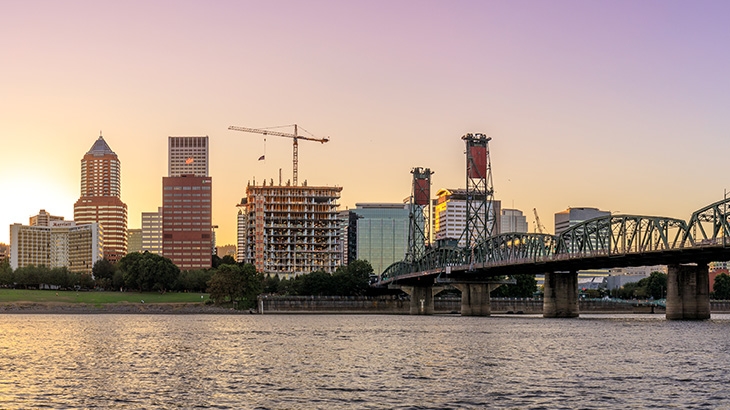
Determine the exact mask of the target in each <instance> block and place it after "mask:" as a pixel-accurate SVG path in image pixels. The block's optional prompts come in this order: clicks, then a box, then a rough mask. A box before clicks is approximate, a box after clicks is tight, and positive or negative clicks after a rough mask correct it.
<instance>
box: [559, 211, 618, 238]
mask: <svg viewBox="0 0 730 410" xmlns="http://www.w3.org/2000/svg"><path fill="white" fill-rule="evenodd" d="M607 215H611V213H610V212H608V211H601V210H599V209H598V208H568V209H566V210H564V211H560V212H557V213H555V235H560V234H561V233H563V232H565V231H567V230H568V229H570V228H572V227H574V226H575V225H578V224H579V223H581V222H584V221H587V220H589V219H593V218H598V217H600V216H607Z"/></svg>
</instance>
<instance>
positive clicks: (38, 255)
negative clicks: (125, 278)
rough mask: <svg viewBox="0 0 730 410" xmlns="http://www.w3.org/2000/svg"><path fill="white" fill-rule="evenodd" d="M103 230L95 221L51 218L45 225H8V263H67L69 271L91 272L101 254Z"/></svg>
mask: <svg viewBox="0 0 730 410" xmlns="http://www.w3.org/2000/svg"><path fill="white" fill-rule="evenodd" d="M102 236H103V235H102V231H101V227H100V225H99V224H98V223H91V224H87V225H76V223H74V221H52V222H50V224H49V225H48V226H42V225H35V226H27V225H21V224H13V225H10V266H11V267H12V268H13V269H18V268H22V267H25V266H29V265H34V266H46V267H49V268H61V267H66V268H68V270H69V271H71V272H79V273H91V269H92V268H93V267H94V263H96V261H98V260H99V259H101V258H102V257H103V254H102V242H103V238H102Z"/></svg>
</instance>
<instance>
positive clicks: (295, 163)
mask: <svg viewBox="0 0 730 410" xmlns="http://www.w3.org/2000/svg"><path fill="white" fill-rule="evenodd" d="M228 129H229V130H232V131H242V132H251V133H254V134H263V135H274V136H277V137H286V138H291V139H293V140H294V144H293V148H292V150H293V152H292V157H293V159H292V168H293V170H292V172H293V174H294V175H293V177H292V182H293V183H294V186H297V177H298V174H299V142H298V141H299V140H300V139H302V140H306V141H316V142H320V143H322V144H324V143H325V142H327V141H329V140H330V139H329V138H311V137H305V136H302V135H299V133H298V127H297V124H294V134H289V133H286V132H279V131H272V130H266V129H260V128H249V127H237V126H234V125H231V126H230V127H228Z"/></svg>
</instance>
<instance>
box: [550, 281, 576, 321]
mask: <svg viewBox="0 0 730 410" xmlns="http://www.w3.org/2000/svg"><path fill="white" fill-rule="evenodd" d="M542 316H543V317H555V318H570V317H578V272H577V271H563V272H547V273H545V296H544V299H543V304H542Z"/></svg>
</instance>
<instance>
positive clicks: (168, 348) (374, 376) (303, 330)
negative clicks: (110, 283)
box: [0, 315, 730, 409]
mask: <svg viewBox="0 0 730 410" xmlns="http://www.w3.org/2000/svg"><path fill="white" fill-rule="evenodd" d="M728 330H730V316H728V315H713V319H712V320H710V321H705V322H675V321H666V320H664V319H663V316H660V315H644V316H642V315H583V316H582V317H581V318H579V319H572V320H560V319H542V318H537V317H528V316H521V317H514V316H509V317H491V318H474V317H458V316H430V317H417V316H357V315H353V316H347V315H342V316H326V315H315V316H305V315H291V316H251V315H247V316H215V315H210V316H202V315H194V316H182V315H180V316H162V315H1V316H0V335H2V336H0V369H1V370H0V371H1V373H0V374H2V377H1V378H0V408H38V407H48V408H109V407H112V408H114V407H122V408H171V407H174V408H193V407H202V408H207V407H215V408H257V407H258V408H272V409H273V408H277V409H278V408H328V409H329V408H336V407H347V408H449V407H450V408H555V407H563V408H577V407H580V408H595V409H599V408H619V407H631V408H644V407H670V406H678V407H699V406H707V407H715V408H716V407H723V406H728V405H730V401H729V398H730V395H729V394H728V393H726V389H725V383H726V381H727V379H728V372H727V371H726V366H725V363H727V362H728V359H730V342H728V337H727V335H728Z"/></svg>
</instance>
